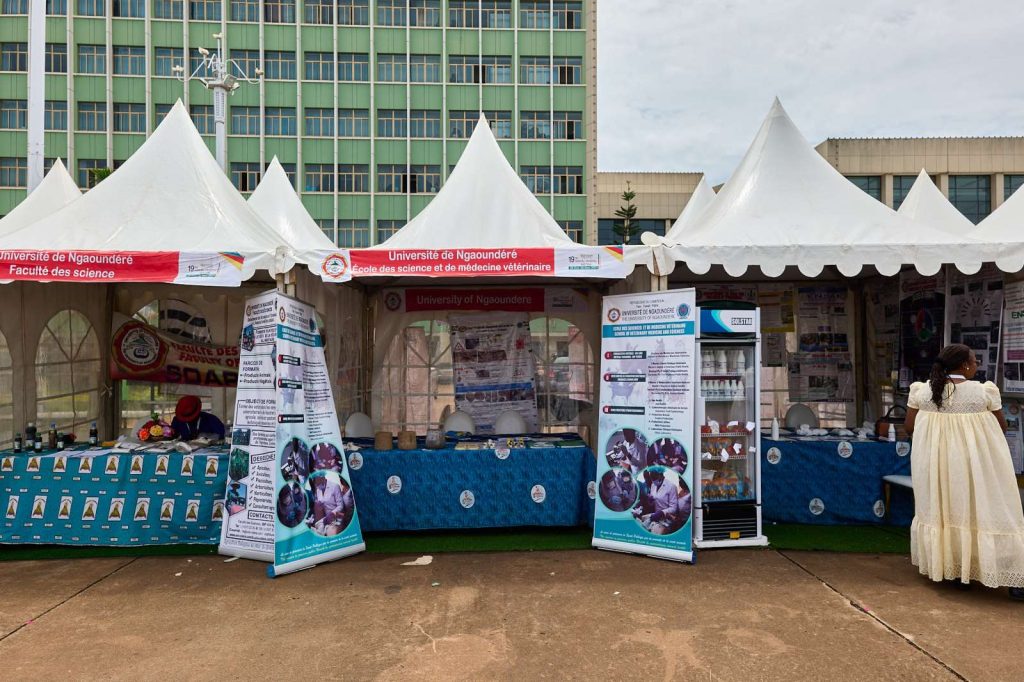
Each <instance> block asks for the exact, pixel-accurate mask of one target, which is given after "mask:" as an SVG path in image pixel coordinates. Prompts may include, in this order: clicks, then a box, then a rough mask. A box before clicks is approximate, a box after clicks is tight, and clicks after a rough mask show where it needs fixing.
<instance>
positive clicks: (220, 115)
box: [171, 33, 263, 173]
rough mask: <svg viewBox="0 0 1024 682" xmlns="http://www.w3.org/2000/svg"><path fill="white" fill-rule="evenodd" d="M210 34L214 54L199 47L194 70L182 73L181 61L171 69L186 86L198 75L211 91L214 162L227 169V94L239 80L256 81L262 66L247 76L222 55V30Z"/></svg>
mask: <svg viewBox="0 0 1024 682" xmlns="http://www.w3.org/2000/svg"><path fill="white" fill-rule="evenodd" d="M213 37H214V38H215V39H216V40H217V49H216V51H215V52H214V53H213V54H210V51H209V50H207V49H206V48H204V47H200V48H199V54H201V55H202V56H203V61H202V62H200V64H199V66H197V67H196V70H195V71H193V72H192V73H191V75H188V76H186V75H185V68H184V67H183V66H181V65H180V64H177V65H175V66H174V67H173V68H172V69H171V70H172V71H174V75H175V77H176V78H177V79H178V80H179V81H181V82H182V83H185V85H186V87H187V86H188V81H189V80H190V79H192V78H198V79H199V82H200V83H202V84H203V85H205V86H206V89H207V90H212V91H213V123H214V127H215V132H216V134H217V138H216V139H217V145H216V146H217V163H219V164H220V167H221V169H222V170H223V171H224V172H225V173H227V172H228V160H227V157H228V154H227V147H228V134H227V110H228V95H229V94H232V93H234V91H235V90H237V89H238V86H239V85H240V83H239V82H238V81H240V80H242V81H245V82H246V83H250V84H252V85H257V84H259V82H260V81H259V79H260V78H261V77H262V76H263V69H261V68H259V67H257V68H256V73H255V74H254V75H255V76H256V78H249V75H248V74H246V73H245V69H243V68H242V66H241V65H240V64H239V63H238V62H236V61H235V60H233V59H225V58H224V57H223V56H221V53H222V52H223V45H222V43H223V40H224V34H223V33H214V34H213ZM230 67H234V70H235V72H236V73H237V74H238V75H237V76H235V75H232V74H231V73H230ZM203 71H205V73H206V75H205V76H199V75H198V74H199V73H200V72H203Z"/></svg>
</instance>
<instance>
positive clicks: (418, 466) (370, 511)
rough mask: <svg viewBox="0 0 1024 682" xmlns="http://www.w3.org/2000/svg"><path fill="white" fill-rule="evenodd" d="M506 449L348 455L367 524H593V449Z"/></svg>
mask: <svg viewBox="0 0 1024 682" xmlns="http://www.w3.org/2000/svg"><path fill="white" fill-rule="evenodd" d="M353 455H356V457H355V458H353ZM501 455H502V457H504V458H503V459H502V458H499V457H498V456H497V455H496V454H495V450H490V449H487V450H453V449H445V450H406V451H402V450H390V451H387V452H378V451H377V450H373V449H369V448H364V449H362V450H360V451H359V452H358V453H349V455H348V458H349V459H348V461H349V471H350V475H351V476H352V489H353V492H354V493H355V500H356V509H357V510H358V511H359V522H360V524H362V528H363V530H364V531H369V532H372V531H397V530H427V529H467V528H496V527H513V526H584V525H593V522H594V498H593V497H592V496H591V495H592V493H593V491H594V486H593V485H592V484H593V481H594V476H595V470H596V462H595V460H594V454H593V452H592V451H591V450H590V448H587V447H557V448H556V447H552V448H512V449H511V450H508V451H504V452H501ZM357 467H358V468H357Z"/></svg>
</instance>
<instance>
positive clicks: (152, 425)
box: [136, 412, 174, 443]
mask: <svg viewBox="0 0 1024 682" xmlns="http://www.w3.org/2000/svg"><path fill="white" fill-rule="evenodd" d="M136 435H137V436H138V438H139V440H141V441H142V442H144V443H156V442H160V441H165V440H171V439H172V438H174V428H173V427H171V425H170V424H168V423H167V422H166V421H164V420H163V419H161V418H160V415H159V414H157V413H156V412H154V413H153V414H152V415H151V416H150V418H149V420H148V421H147V422H146V423H145V424H143V425H142V428H140V429H139V431H138V433H137V434H136Z"/></svg>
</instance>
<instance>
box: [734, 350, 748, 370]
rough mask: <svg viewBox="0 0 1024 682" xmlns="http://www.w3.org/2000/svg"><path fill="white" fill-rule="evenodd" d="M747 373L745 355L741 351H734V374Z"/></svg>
mask: <svg viewBox="0 0 1024 682" xmlns="http://www.w3.org/2000/svg"><path fill="white" fill-rule="evenodd" d="M745 371H747V354H746V353H744V352H743V351H741V350H738V351H736V373H737V374H743V373H744V372H745Z"/></svg>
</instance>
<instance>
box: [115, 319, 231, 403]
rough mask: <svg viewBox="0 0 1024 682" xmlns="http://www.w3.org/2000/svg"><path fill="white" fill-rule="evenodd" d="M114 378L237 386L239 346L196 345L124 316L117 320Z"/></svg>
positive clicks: (195, 384) (163, 382) (196, 384)
mask: <svg viewBox="0 0 1024 682" xmlns="http://www.w3.org/2000/svg"><path fill="white" fill-rule="evenodd" d="M110 346H111V348H110V378H111V379H113V380H120V379H127V380H131V381H151V382H154V383H162V384H190V385H193V386H216V387H220V386H235V385H236V384H237V383H238V346H214V345H209V344H205V343H196V342H194V341H189V340H187V339H183V338H181V337H178V336H175V335H174V334H170V333H168V332H165V331H162V330H160V329H157V328H155V327H151V326H150V325H148V324H145V323H144V322H140V321H138V320H133V319H130V318H128V317H125V316H123V315H115V316H114V324H113V334H112V335H111V340H110Z"/></svg>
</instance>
